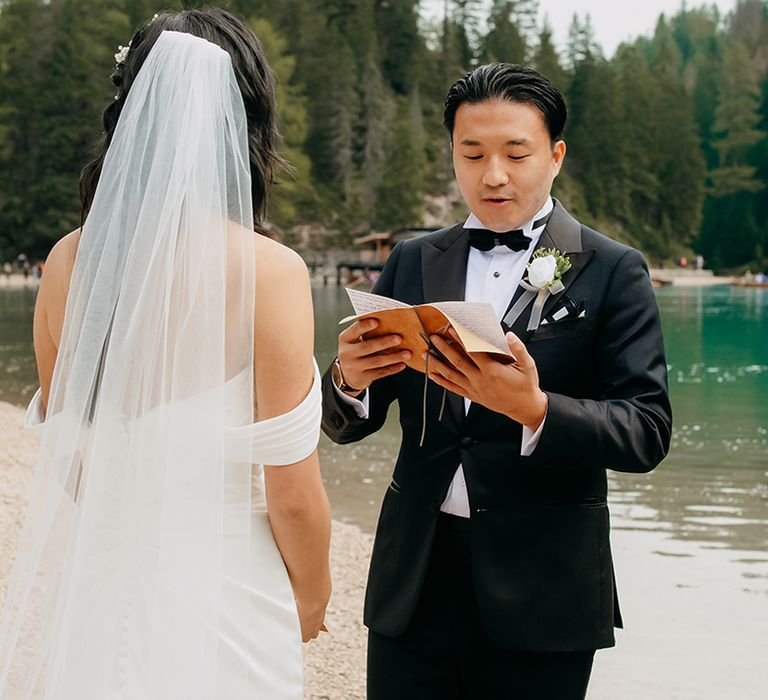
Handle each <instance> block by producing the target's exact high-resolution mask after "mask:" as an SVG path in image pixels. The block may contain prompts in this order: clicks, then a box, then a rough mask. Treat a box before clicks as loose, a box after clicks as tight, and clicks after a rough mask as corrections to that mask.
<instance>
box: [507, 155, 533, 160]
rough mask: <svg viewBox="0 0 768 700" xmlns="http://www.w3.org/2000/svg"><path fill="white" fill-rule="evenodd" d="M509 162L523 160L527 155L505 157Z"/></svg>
mask: <svg viewBox="0 0 768 700" xmlns="http://www.w3.org/2000/svg"><path fill="white" fill-rule="evenodd" d="M507 157H508V158H509V159H510V160H523V158H527V157H528V156H527V155H524V156H507Z"/></svg>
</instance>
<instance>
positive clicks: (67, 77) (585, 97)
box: [0, 0, 768, 271]
mask: <svg viewBox="0 0 768 700" xmlns="http://www.w3.org/2000/svg"><path fill="white" fill-rule="evenodd" d="M197 4H202V3H195V2H188V1H187V2H178V1H177V0H170V1H168V0H166V2H158V1H155V0H0V259H7V258H11V257H14V256H15V255H16V254H17V253H20V252H24V253H26V254H27V255H29V256H30V257H31V258H44V257H45V256H46V254H47V252H48V251H49V250H50V248H51V246H52V245H53V243H54V242H55V241H56V240H57V239H58V238H60V237H61V236H62V235H64V234H65V233H67V232H69V231H71V230H73V229H75V228H77V226H79V224H80V217H81V211H80V204H79V198H78V177H79V173H80V169H81V167H82V166H83V164H84V163H85V161H86V159H87V157H88V155H89V153H90V151H91V148H92V146H93V144H94V142H95V141H96V139H97V138H98V136H99V135H100V132H101V112H102V110H103V109H104V107H105V105H106V104H107V103H108V102H109V100H111V99H112V94H113V92H114V88H113V86H112V84H111V82H110V80H109V76H110V75H111V73H112V71H113V69H114V65H115V63H114V61H115V59H114V54H115V52H116V51H117V47H118V45H121V44H126V43H127V42H128V40H129V39H130V37H131V34H132V33H133V29H134V28H135V27H136V25H137V24H139V23H140V22H141V21H144V20H145V19H147V18H149V17H151V16H152V15H153V13H155V12H160V11H162V10H164V9H169V8H170V9H181V8H182V7H191V6H195V5H197ZM207 4H209V5H210V4H216V5H221V6H224V7H227V8H228V9H230V10H231V11H233V12H235V13H237V14H239V15H240V16H242V17H244V18H246V19H247V20H248V22H249V24H250V25H251V26H252V27H253V29H254V30H255V32H256V33H257V35H258V36H259V37H260V39H261V40H262V42H263V44H264V46H265V49H266V51H267V54H268V56H269V58H270V62H271V64H272V67H273V69H274V71H275V73H276V75H277V77H278V97H279V101H280V109H281V117H280V118H281V129H282V132H283V135H284V137H285V141H286V149H285V150H286V156H287V158H288V160H289V161H290V162H291V164H292V166H293V168H292V171H291V172H285V173H283V174H282V175H281V176H280V182H279V184H278V185H277V187H276V188H275V190H274V192H273V197H272V200H271V204H270V211H269V220H270V222H271V223H272V224H274V225H275V226H276V227H278V228H279V229H280V230H281V231H283V232H284V235H285V238H286V240H287V241H288V242H289V243H295V244H298V245H300V246H304V247H307V246H308V247H311V248H318V249H322V248H326V247H333V246H345V245H349V244H350V242H351V240H352V238H353V236H355V235H358V234H361V233H365V232H369V231H388V230H393V229H397V228H400V227H407V226H423V225H430V226H431V225H434V226H442V225H447V224H451V223H454V222H455V221H458V220H460V219H461V218H462V217H463V216H465V212H464V210H463V207H462V203H461V201H460V198H459V196H458V192H457V190H456V188H455V186H454V184H453V177H452V172H451V165H450V152H449V142H448V137H447V134H446V133H445V130H444V128H443V126H442V103H443V99H444V96H445V93H446V91H447V88H448V87H449V86H450V85H451V84H452V83H453V82H454V81H455V80H456V79H458V78H459V77H461V75H463V73H465V72H466V71H467V70H468V69H470V68H472V67H473V66H475V65H478V64H480V63H484V62H490V61H509V62H514V63H526V64H529V65H532V66H533V67H535V68H537V69H538V70H540V71H541V72H542V73H544V74H545V75H547V76H548V77H549V78H550V79H551V80H553V82H554V83H555V84H556V85H557V86H558V87H560V89H561V90H562V91H563V93H564V94H565V96H566V100H567V104H568V109H569V120H568V125H567V128H566V134H565V139H566V142H567V145H568V156H567V158H566V167H565V172H564V173H562V174H561V176H560V177H559V178H558V180H557V181H556V184H555V191H554V194H555V195H556V196H557V197H559V198H560V199H561V200H562V201H563V203H564V204H565V205H566V207H568V208H569V209H570V210H571V212H572V213H573V214H574V215H575V216H577V218H579V219H580V220H581V221H583V222H584V223H586V224H588V225H590V226H592V227H594V228H597V229H598V230H600V231H603V232H604V233H607V234H609V235H611V236H612V237H614V238H617V239H619V240H622V241H624V242H627V243H629V244H631V245H634V246H636V247H638V248H640V249H641V250H643V251H644V252H645V254H646V255H647V256H648V257H649V258H650V260H651V261H652V262H653V263H655V264H658V263H661V262H671V261H674V260H676V259H678V258H679V257H680V256H683V255H687V256H690V255H692V254H701V255H703V256H704V260H705V264H706V266H707V267H712V268H715V269H718V270H733V271H736V270H739V269H746V268H748V267H751V268H752V269H756V268H760V267H763V268H765V267H767V266H768V0H739V1H737V0H734V6H733V10H732V11H731V12H730V13H728V14H726V15H724V14H722V13H720V12H718V10H717V9H716V8H715V7H714V6H700V7H691V6H688V5H686V4H685V3H683V4H682V5H681V8H680V9H679V10H678V11H677V13H676V14H674V15H671V16H664V15H662V16H660V17H659V18H658V22H657V24H656V28H655V31H654V33H653V35H652V36H644V37H641V38H639V39H637V40H635V41H633V42H632V43H625V44H622V45H621V46H620V47H619V48H618V49H617V51H616V52H615V54H614V55H613V56H612V57H610V58H609V57H606V56H605V55H604V53H603V51H602V49H601V47H600V46H599V45H598V44H597V43H596V41H595V38H594V34H593V31H592V27H591V21H590V18H589V16H587V15H583V14H578V13H577V14H574V16H573V18H572V23H571V29H570V33H569V37H568V42H567V45H565V46H562V47H556V46H555V44H554V42H553V37H552V30H551V28H550V27H549V26H548V25H547V24H546V23H544V24H542V23H541V22H539V20H538V19H537V18H538V16H539V12H538V9H539V8H538V2H537V0H443V1H442V2H441V3H440V5H441V14H440V15H438V16H436V17H434V18H433V19H429V18H425V16H424V14H423V13H420V11H419V10H420V8H419V2H418V0H225V1H224V2H209V3H207ZM574 7H578V3H574ZM626 31H627V34H630V33H631V32H632V28H631V27H627V28H626Z"/></svg>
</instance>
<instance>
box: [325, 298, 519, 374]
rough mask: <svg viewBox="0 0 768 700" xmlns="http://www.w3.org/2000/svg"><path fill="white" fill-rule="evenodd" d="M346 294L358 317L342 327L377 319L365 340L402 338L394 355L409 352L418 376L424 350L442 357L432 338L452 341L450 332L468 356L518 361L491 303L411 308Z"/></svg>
mask: <svg viewBox="0 0 768 700" xmlns="http://www.w3.org/2000/svg"><path fill="white" fill-rule="evenodd" d="M347 294H348V295H349V300H350V301H351V302H352V307H353V308H354V310H355V313H354V315H352V316H347V317H346V318H343V319H342V320H341V321H339V323H340V324H341V323H347V322H349V321H358V320H360V319H363V318H375V319H377V320H378V321H379V325H378V327H377V328H376V329H375V330H374V331H372V332H371V333H367V334H366V337H368V338H377V337H379V336H382V335H389V334H391V333H397V334H399V335H401V336H402V338H403V342H402V343H401V344H400V345H398V346H397V347H396V348H393V349H392V352H401V351H402V350H406V349H407V350H410V351H411V353H412V355H411V359H410V360H408V362H407V363H406V364H407V365H408V366H409V367H412V368H413V369H416V370H418V371H419V372H424V370H425V362H424V359H423V358H422V357H421V355H422V353H423V352H424V351H425V350H428V349H429V350H430V351H431V352H432V354H433V355H437V356H439V354H440V353H439V352H438V351H437V350H436V349H435V348H434V346H433V345H432V343H431V342H430V340H429V336H430V335H434V334H437V335H442V336H444V337H445V338H447V339H450V336H448V329H449V328H453V329H454V330H455V331H456V334H457V335H458V336H459V341H460V342H461V345H462V346H463V348H464V350H465V351H466V352H467V353H469V354H471V353H475V352H487V353H491V354H492V355H494V356H495V358H496V359H497V360H499V361H501V362H514V361H515V358H514V356H513V355H512V353H511V352H510V351H509V347H508V346H507V341H506V338H505V337H504V332H503V331H502V330H501V326H500V325H499V319H498V318H496V314H495V312H494V310H493V307H492V306H491V305H490V304H488V303H485V302H471V301H439V302H434V303H431V304H419V305H418V306H411V305H410V304H405V303H403V302H402V301H397V300H396V299H390V298H389V297H385V296H381V295H380V294H371V293H370V292H361V291H360V290H358V289H347Z"/></svg>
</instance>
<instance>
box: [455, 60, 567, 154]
mask: <svg viewBox="0 0 768 700" xmlns="http://www.w3.org/2000/svg"><path fill="white" fill-rule="evenodd" d="M486 100H507V101H509V102H519V103H522V104H529V105H531V106H533V107H536V108H537V109H538V110H539V111H540V112H541V114H542V116H543V117H544V123H545V124H546V125H547V130H548V131H549V137H550V139H551V140H552V143H554V142H555V141H557V140H558V139H559V138H560V137H561V136H562V133H563V129H564V128H565V120H566V117H567V116H568V110H567V109H566V107H565V100H564V99H563V96H562V94H561V93H560V90H558V89H557V88H556V87H555V86H554V85H553V84H552V83H551V82H550V81H549V80H548V79H547V78H545V77H544V76H543V75H542V74H541V73H538V72H537V71H535V70H533V68H528V67H527V66H519V65H517V64H515V63H487V64H485V65H483V66H478V67H477V68H475V69H474V70H471V71H470V72H469V73H467V74H466V75H465V76H464V77H463V78H461V80H457V81H456V82H455V83H454V84H453V85H452V86H451V89H450V90H448V95H447V96H446V98H445V108H444V110H443V124H445V128H446V129H448V133H449V134H450V137H451V139H453V126H454V122H455V121H456V110H457V109H458V108H459V107H460V106H461V105H462V104H464V103H465V102H468V103H470V104H476V103H478V102H485V101H486Z"/></svg>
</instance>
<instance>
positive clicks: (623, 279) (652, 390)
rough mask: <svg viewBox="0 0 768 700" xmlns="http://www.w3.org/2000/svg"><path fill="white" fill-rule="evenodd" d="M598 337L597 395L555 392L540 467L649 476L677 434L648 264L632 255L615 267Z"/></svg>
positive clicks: (538, 453) (536, 456)
mask: <svg viewBox="0 0 768 700" xmlns="http://www.w3.org/2000/svg"><path fill="white" fill-rule="evenodd" d="M598 323H599V327H598V331H597V335H596V338H597V340H596V344H597V347H595V357H596V358H597V359H596V364H597V377H598V386H597V398H590V399H586V398H573V397H570V396H564V395H562V394H557V393H553V392H546V393H547V397H548V406H547V419H546V421H545V423H544V428H543V430H542V432H541V436H540V438H539V443H538V445H537V447H536V450H535V452H534V453H533V454H532V455H531V457H530V458H528V459H529V460H531V462H533V463H535V464H548V465H574V466H586V467H606V468H609V469H614V470H616V471H623V472H649V471H651V470H652V469H653V468H654V467H655V466H656V465H657V464H658V463H659V462H661V460H662V459H664V457H665V456H666V454H667V452H668V450H669V442H670V435H671V430H672V411H671V407H670V403H669V394H668V389H667V365H666V359H665V356H664V344H663V339H662V333H661V322H660V319H659V312H658V307H657V305H656V298H655V295H654V293H653V289H652V287H651V283H650V278H649V276H648V268H647V266H646V264H645V260H644V259H643V257H642V256H641V255H640V253H638V252H637V251H636V250H629V251H627V252H626V253H624V255H623V256H622V257H621V258H620V259H619V260H618V262H617V264H616V266H615V267H614V269H613V273H612V275H611V278H610V281H609V283H608V286H607V290H606V296H605V298H604V300H603V308H602V312H601V314H600V316H599V320H598Z"/></svg>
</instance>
